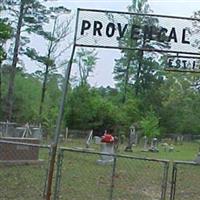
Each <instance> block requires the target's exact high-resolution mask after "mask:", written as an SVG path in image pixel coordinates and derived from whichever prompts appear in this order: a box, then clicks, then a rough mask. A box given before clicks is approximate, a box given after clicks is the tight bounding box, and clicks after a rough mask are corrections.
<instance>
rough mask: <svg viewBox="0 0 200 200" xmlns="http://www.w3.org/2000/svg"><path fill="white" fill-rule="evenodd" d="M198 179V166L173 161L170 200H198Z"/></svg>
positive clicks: (193, 163) (199, 195) (199, 169)
mask: <svg viewBox="0 0 200 200" xmlns="http://www.w3.org/2000/svg"><path fill="white" fill-rule="evenodd" d="M199 177H200V165H199V164H197V163H196V162H187V161H175V162H174V163H173V171H172V185H171V195H170V200H191V199H192V200H199V199H200V190H199V183H200V179H199Z"/></svg>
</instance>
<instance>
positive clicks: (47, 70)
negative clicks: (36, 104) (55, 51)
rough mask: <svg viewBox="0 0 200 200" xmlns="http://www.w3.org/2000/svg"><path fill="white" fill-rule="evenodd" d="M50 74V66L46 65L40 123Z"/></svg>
mask: <svg viewBox="0 0 200 200" xmlns="http://www.w3.org/2000/svg"><path fill="white" fill-rule="evenodd" d="M48 74H49V66H48V65H46V69H45V74H44V81H43V83H42V93H41V100H40V108H39V116H40V121H41V115H42V111H43V104H44V98H45V93H46V88H47V77H48Z"/></svg>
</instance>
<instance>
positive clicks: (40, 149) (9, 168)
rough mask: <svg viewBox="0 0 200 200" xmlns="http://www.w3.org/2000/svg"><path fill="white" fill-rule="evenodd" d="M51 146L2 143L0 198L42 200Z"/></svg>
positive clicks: (2, 199) (0, 142)
mask: <svg viewBox="0 0 200 200" xmlns="http://www.w3.org/2000/svg"><path fill="white" fill-rule="evenodd" d="M49 153H50V147H49V146H42V145H39V144H32V143H30V141H29V142H27V139H26V141H24V142H23V143H22V142H19V141H18V142H16V141H14V142H13V141H6V140H0V199H1V200H12V199H13V200H35V199H38V200H39V199H43V196H44V195H45V183H46V177H47V168H48V160H49Z"/></svg>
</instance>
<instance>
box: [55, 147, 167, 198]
mask: <svg viewBox="0 0 200 200" xmlns="http://www.w3.org/2000/svg"><path fill="white" fill-rule="evenodd" d="M58 152H59V153H58V159H57V169H56V180H55V187H54V197H53V200H59V194H60V188H61V177H62V164H63V159H64V152H74V153H83V154H90V155H91V154H93V155H109V156H113V158H114V161H113V165H112V175H111V181H110V182H111V183H110V189H109V191H110V192H109V197H108V200H113V192H114V189H115V182H114V180H115V179H114V177H115V172H116V165H117V158H124V159H133V160H142V161H147V162H148V161H150V162H157V163H162V164H163V175H162V181H161V182H162V184H161V196H160V200H165V199H166V192H167V181H168V171H169V163H170V161H169V160H164V159H153V158H142V157H136V156H129V155H120V154H108V153H99V152H95V151H88V150H84V149H83V150H79V149H73V148H64V147H61V148H59V151H58Z"/></svg>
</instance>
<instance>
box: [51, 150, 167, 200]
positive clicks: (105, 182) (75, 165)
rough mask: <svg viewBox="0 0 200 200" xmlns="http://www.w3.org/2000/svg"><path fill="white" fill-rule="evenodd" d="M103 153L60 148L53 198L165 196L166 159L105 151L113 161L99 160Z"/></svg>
mask: <svg viewBox="0 0 200 200" xmlns="http://www.w3.org/2000/svg"><path fill="white" fill-rule="evenodd" d="M103 155H104V154H103V153H97V152H89V151H84V150H76V149H66V148H62V149H61V150H60V161H61V162H60V164H59V169H60V170H59V169H58V171H57V172H58V174H59V175H60V177H59V178H58V181H57V184H56V186H57V187H56V191H55V194H56V195H55V198H54V199H64V200H67V199H70V200H71V199H73V200H79V199H81V200H86V199H87V200H89V199H91V200H92V199H97V200H105V199H109V200H112V199H115V200H122V199H123V200H129V199H135V200H151V199H152V200H156V199H161V200H162V199H163V200H164V199H165V193H166V188H167V172H168V164H169V163H168V161H165V160H156V159H147V158H137V157H132V156H123V155H112V154H110V155H108V154H105V155H106V156H110V157H112V158H113V161H112V162H110V163H107V164H105V163H104V164H101V163H100V162H99V159H100V158H101V157H102V156H103ZM61 177H62V178H61Z"/></svg>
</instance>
